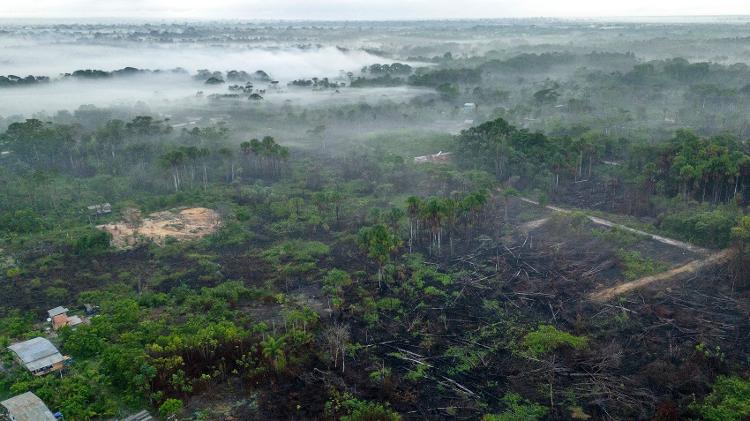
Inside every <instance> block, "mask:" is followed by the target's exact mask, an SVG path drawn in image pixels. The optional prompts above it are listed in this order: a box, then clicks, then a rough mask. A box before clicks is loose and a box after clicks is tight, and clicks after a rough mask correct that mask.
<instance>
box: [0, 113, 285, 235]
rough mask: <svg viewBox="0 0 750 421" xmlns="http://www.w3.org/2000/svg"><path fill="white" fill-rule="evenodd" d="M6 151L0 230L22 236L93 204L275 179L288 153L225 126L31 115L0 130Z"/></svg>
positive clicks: (78, 213)
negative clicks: (89, 122)
mask: <svg viewBox="0 0 750 421" xmlns="http://www.w3.org/2000/svg"><path fill="white" fill-rule="evenodd" d="M0 150H1V151H3V152H4V154H3V156H2V163H3V166H2V167H1V168H0V182H2V184H3V185H4V186H5V188H4V189H2V191H0V231H2V232H11V233H17V234H28V233H34V232H39V231H43V230H46V229H50V228H53V227H55V226H57V225H58V224H59V223H60V221H63V220H65V218H74V219H75V218H80V217H81V216H82V215H84V213H82V212H83V211H82V210H83V209H85V207H86V206H88V205H91V204H96V203H101V202H115V201H118V200H125V199H128V200H132V199H133V198H141V199H147V198H148V197H158V196H160V195H163V194H165V193H168V192H169V191H170V190H172V191H174V192H179V193H183V192H198V191H206V190H208V187H209V184H210V183H215V184H216V183H218V184H223V183H233V182H239V181H240V180H243V181H247V180H249V179H253V178H277V177H279V176H281V175H283V172H284V170H285V168H286V161H287V159H288V157H289V150H288V149H287V148H285V147H283V146H281V145H279V144H278V143H277V142H276V141H275V140H274V139H273V138H271V137H265V138H263V139H262V140H257V139H253V140H252V141H249V142H245V143H243V144H242V146H238V145H237V144H235V143H233V142H230V140H229V138H228V130H227V129H226V128H224V127H222V126H218V127H205V128H198V127H196V128H193V129H190V130H187V129H183V130H181V131H175V130H174V129H173V128H172V126H170V125H169V124H168V122H166V121H161V120H156V119H154V118H152V117H148V116H139V117H136V118H134V119H133V120H131V121H128V122H125V121H122V120H109V121H108V122H107V123H106V124H104V125H103V126H101V127H99V128H97V129H94V130H87V129H84V128H83V127H81V126H80V125H78V124H53V123H49V122H43V121H41V120H37V119H29V120H26V121H24V122H17V123H13V124H11V125H10V126H9V127H8V129H7V130H6V131H5V132H4V133H1V134H0Z"/></svg>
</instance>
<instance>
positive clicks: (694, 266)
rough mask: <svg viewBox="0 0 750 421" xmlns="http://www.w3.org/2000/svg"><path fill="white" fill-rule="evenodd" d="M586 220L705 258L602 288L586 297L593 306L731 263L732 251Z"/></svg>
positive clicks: (537, 223)
mask: <svg viewBox="0 0 750 421" xmlns="http://www.w3.org/2000/svg"><path fill="white" fill-rule="evenodd" d="M520 200H521V201H523V202H526V203H531V204H533V205H537V206H539V203H538V202H535V201H533V200H531V199H527V198H525V197H521V198H520ZM546 208H547V209H549V210H551V211H554V212H560V213H571V212H572V211H570V210H568V209H563V208H559V207H557V206H546ZM586 217H587V218H588V219H589V220H590V221H591V222H593V223H595V224H597V225H603V226H606V227H610V228H615V227H616V228H619V229H622V230H625V231H628V232H632V233H635V234H638V235H642V236H645V237H648V238H651V239H652V240H654V241H658V242H660V243H663V244H667V245H670V246H673V247H678V248H681V249H683V250H687V251H690V252H693V253H696V254H699V255H702V256H705V257H704V258H702V259H696V260H692V261H690V262H688V263H686V264H684V265H682V266H678V267H676V268H672V269H670V270H668V271H666V272H661V273H657V274H655V275H650V276H645V277H643V278H640V279H636V280H634V281H630V282H624V283H621V284H618V285H615V286H613V287H609V288H605V289H602V290H599V291H595V292H593V293H591V294H589V296H588V298H589V299H590V300H592V301H595V302H600V303H601V302H605V301H609V300H611V299H613V298H615V297H617V296H619V295H622V294H625V293H628V292H630V291H632V290H635V289H639V288H643V287H646V286H648V285H651V284H653V283H656V282H662V281H668V280H673V279H680V278H685V277H687V276H689V275H691V274H693V273H696V272H698V271H699V270H701V269H703V268H706V267H709V266H713V265H719V264H723V263H726V262H727V261H729V260H730V259H731V257H732V256H733V255H734V251H733V250H731V249H726V250H721V251H718V252H711V251H709V250H707V249H704V248H701V247H698V246H694V245H692V244H689V243H686V242H684V241H679V240H675V239H672V238H667V237H662V236H660V235H656V234H651V233H648V232H645V231H641V230H637V229H635V228H630V227H628V226H625V225H622V224H618V223H615V222H612V221H608V220H606V219H603V218H599V217H596V216H591V215H586ZM548 220H549V218H544V219H538V220H536V221H531V222H527V223H526V224H524V225H522V229H523V230H527V231H528V230H531V229H535V228H538V227H540V226H542V225H543V224H544V223H546V222H547V221H548Z"/></svg>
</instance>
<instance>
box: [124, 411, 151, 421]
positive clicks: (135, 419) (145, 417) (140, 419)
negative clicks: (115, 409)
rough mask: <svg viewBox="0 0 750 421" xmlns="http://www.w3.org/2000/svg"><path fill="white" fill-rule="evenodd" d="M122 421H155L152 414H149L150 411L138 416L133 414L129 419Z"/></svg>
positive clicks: (140, 413)
mask: <svg viewBox="0 0 750 421" xmlns="http://www.w3.org/2000/svg"><path fill="white" fill-rule="evenodd" d="M122 421H155V420H154V417H152V416H151V414H149V413H148V411H146V410H143V411H141V412H139V413H137V414H133V415H131V416H129V417H127V418H123V419H122Z"/></svg>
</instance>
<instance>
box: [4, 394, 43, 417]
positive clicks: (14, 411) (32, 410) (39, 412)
mask: <svg viewBox="0 0 750 421" xmlns="http://www.w3.org/2000/svg"><path fill="white" fill-rule="evenodd" d="M0 405H2V406H4V407H5V409H7V410H8V413H9V414H10V415H11V416H12V417H13V419H14V420H15V421H47V420H49V421H54V420H55V416H54V415H52V412H50V410H49V409H48V408H47V405H45V404H44V402H43V401H42V400H41V399H39V397H38V396H37V395H35V394H33V393H31V392H26V393H23V394H20V395H18V396H14V397H12V398H10V399H8V400H4V401H2V402H0Z"/></svg>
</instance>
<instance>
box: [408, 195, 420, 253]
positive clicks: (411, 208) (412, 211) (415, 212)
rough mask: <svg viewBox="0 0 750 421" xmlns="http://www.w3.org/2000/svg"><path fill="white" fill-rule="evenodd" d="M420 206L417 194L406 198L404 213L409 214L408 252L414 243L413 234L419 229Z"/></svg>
mask: <svg viewBox="0 0 750 421" xmlns="http://www.w3.org/2000/svg"><path fill="white" fill-rule="evenodd" d="M421 208H422V199H420V198H418V197H417V196H409V198H408V199H406V213H407V214H408V215H409V254H411V251H412V246H413V245H414V234H415V233H416V232H417V231H419V219H418V218H419V212H420V209H421Z"/></svg>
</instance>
